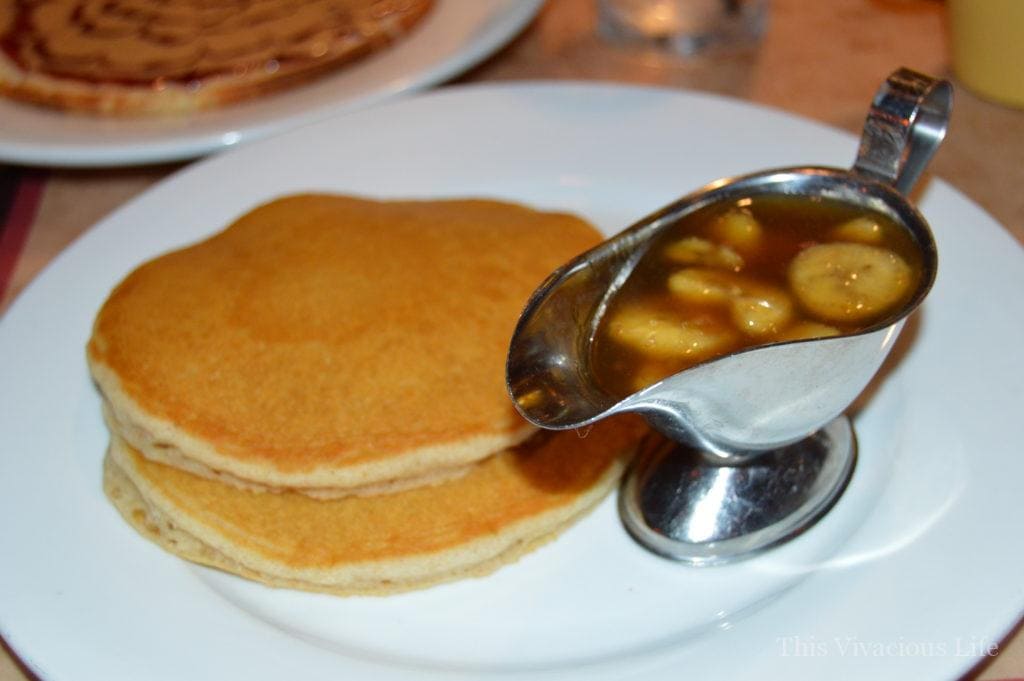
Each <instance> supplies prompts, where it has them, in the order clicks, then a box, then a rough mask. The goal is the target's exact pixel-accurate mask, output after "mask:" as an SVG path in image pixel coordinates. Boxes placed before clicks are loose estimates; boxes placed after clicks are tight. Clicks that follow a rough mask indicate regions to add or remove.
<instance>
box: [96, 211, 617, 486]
mask: <svg viewBox="0 0 1024 681" xmlns="http://www.w3.org/2000/svg"><path fill="white" fill-rule="evenodd" d="M599 239H600V236H599V234H598V233H597V232H596V231H595V230H594V229H593V228H592V227H590V226H589V225H588V224H587V223H585V222H584V221H582V220H580V219H579V218H575V217H572V216H569V215H565V214H558V213H543V212H539V211H534V210H531V209H528V208H525V207H522V206H517V205H513V204H509V203H501V202H496V201H485V200H461V201H456V200H451V201H393V202H378V201H371V200H364V199H358V198H351V197H341V196H331V195H302V196H291V197H285V198H282V199H279V200H276V201H273V202H271V203H269V204H267V205H264V206H261V207H259V208H257V209H255V210H253V211H251V212H249V213H248V214H246V215H245V216H243V217H242V218H240V219H239V220H237V221H236V222H235V223H234V224H233V225H231V226H230V227H229V228H228V229H227V230H225V231H224V232H222V233H220V234H218V235H216V236H214V237H212V238H210V239H209V240H207V241H204V242H202V243H199V244H197V245H195V246H192V247H189V248H186V249H183V250H181V251H177V252H174V253H170V254H167V255H164V256H162V257H159V258H157V259H155V260H153V261H151V262H149V263H146V264H144V265H142V266H141V267H139V268H138V269H137V270H136V271H134V272H133V273H132V274H130V275H129V276H128V277H127V278H126V279H125V280H124V281H123V282H122V283H121V284H120V285H119V286H118V287H117V288H116V289H115V290H114V291H113V293H112V294H111V295H110V297H109V299H108V300H107V301H106V303H105V304H104V305H103V307H102V309H101V310H100V312H99V314H98V315H97V318H96V322H95V326H94V329H93V335H92V338H91V339H90V341H89V345H88V352H87V354H88V359H89V365H90V369H91V371H92V375H93V378H94V379H95V381H96V384H97V385H98V387H99V389H100V391H101V393H102V395H103V398H104V401H105V408H106V411H107V414H108V423H109V424H110V425H111V430H112V431H113V432H115V433H116V434H117V435H119V436H120V437H123V438H124V439H125V440H126V441H127V442H128V443H129V444H131V445H132V446H133V447H135V448H137V449H138V450H139V451H140V452H141V453H142V454H144V455H145V456H146V457H148V458H149V459H151V460H154V461H160V462H163V463H166V464H169V465H173V466H176V467H178V468H181V469H183V470H187V471H189V472H192V473H194V474H197V475H201V476H205V477H208V478H215V479H218V480H220V481H222V482H226V483H228V484H233V485H235V486H238V487H242V488H249V489H268V488H269V489H278V490H280V489H292V490H299V491H302V492H304V493H307V494H311V495H316V496H321V497H331V496H337V495H339V494H346V493H352V492H380V491H392V490H395V489H401V488H403V487H408V486H410V485H415V484H421V483H425V482H435V483H436V482H438V481H441V480H445V479H449V478H451V477H453V476H455V475H457V474H460V473H463V472H465V469H466V466H467V465H469V464H471V463H473V462H475V461H478V460H480V459H482V458H484V457H486V456H488V455H490V454H493V453H495V452H497V451H500V450H502V449H505V448H508V447H510V446H513V445H514V444H516V443H518V442H520V441H522V440H523V439H524V438H525V437H527V436H528V435H529V434H530V433H531V432H533V430H534V429H533V428H532V427H530V426H529V425H528V424H527V423H526V422H525V421H523V420H522V418H521V417H520V416H519V415H518V414H517V413H516V411H515V409H514V407H513V406H512V403H511V401H510V400H509V398H508V395H507V393H506V389H505V384H504V362H505V356H506V353H507V348H508V341H509V338H511V336H512V332H513V329H514V326H515V322H516V320H517V318H518V316H519V313H520V311H521V310H522V308H523V305H524V304H525V302H526V301H527V299H528V297H529V295H530V293H531V292H532V291H533V290H534V288H535V287H536V286H537V284H538V283H539V282H541V281H542V280H543V279H544V277H545V276H547V274H548V273H549V272H551V271H552V270H554V269H555V268H556V267H557V266H559V265H561V264H562V263H564V262H565V261H566V260H568V259H570V258H571V257H572V256H574V255H575V254H577V253H579V252H581V251H583V250H585V249H586V248H588V247H590V246H591V245H593V244H595V243H596V242H597V241H598V240H599Z"/></svg>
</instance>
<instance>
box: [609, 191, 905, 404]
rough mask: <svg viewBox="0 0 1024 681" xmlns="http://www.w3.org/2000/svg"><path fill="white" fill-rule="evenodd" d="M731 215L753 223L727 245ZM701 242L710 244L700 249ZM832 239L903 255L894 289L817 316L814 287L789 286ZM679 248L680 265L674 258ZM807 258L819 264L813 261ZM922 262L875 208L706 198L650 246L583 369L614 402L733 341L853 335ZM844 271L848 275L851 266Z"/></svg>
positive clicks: (899, 299) (882, 311)
mask: <svg viewBox="0 0 1024 681" xmlns="http://www.w3.org/2000/svg"><path fill="white" fill-rule="evenodd" d="M730 215H731V216H732V217H733V218H735V217H736V216H737V215H739V216H741V217H742V219H741V220H740V221H739V222H740V223H742V224H747V223H748V222H749V223H750V224H753V225H754V226H755V227H756V231H757V238H754V239H750V240H748V241H746V242H745V241H744V240H743V239H744V237H743V236H742V234H741V235H740V237H739V238H738V240H736V239H733V241H734V244H733V245H732V246H730V244H729V238H723V229H722V225H723V218H726V219H728V218H727V216H730ZM741 231H742V230H741ZM734 236H735V235H734ZM706 242H710V244H711V245H712V247H713V248H714V249H716V250H710V251H709V250H708V249H707V243H706ZM835 243H839V244H847V246H841V247H840V249H848V250H851V251H854V252H855V253H856V252H857V251H858V249H860V250H863V251H865V252H867V253H868V255H870V256H872V257H880V254H882V253H885V254H888V255H886V256H885V257H886V258H888V259H890V260H892V261H893V262H897V263H905V265H902V264H900V265H899V269H896V270H895V271H897V272H899V273H900V276H899V277H896V278H895V279H894V282H896V279H898V283H893V284H892V286H893V287H896V286H898V287H899V290H891V291H889V292H887V293H886V294H884V295H886V296H887V297H885V299H884V301H883V302H882V303H879V305H877V306H876V307H878V309H877V310H866V311H865V310H860V309H853V308H851V309H849V310H846V309H840V311H839V312H836V313H835V314H833V313H832V311H831V309H826V312H827V313H828V314H826V315H825V317H823V316H822V314H821V313H820V311H819V310H820V307H816V306H815V305H814V304H813V303H815V302H816V298H815V296H817V297H818V298H820V297H821V296H820V295H819V294H820V291H818V290H815V289H813V288H812V289H811V290H810V291H809V292H808V291H802V292H801V291H794V276H795V274H794V271H793V270H794V268H795V267H796V265H795V264H794V262H795V259H797V256H798V255H799V254H801V253H803V252H805V251H807V249H809V248H811V247H814V246H818V245H822V244H835ZM849 244H858V245H857V246H853V247H852V248H851V247H849V246H848V245H849ZM694 245H699V246H701V247H702V248H703V249H704V250H703V251H702V250H701V249H696V250H695V249H694ZM680 249H682V250H686V251H687V253H688V254H689V255H684V256H683V259H686V258H690V259H691V262H687V263H681V262H680V260H679V257H678V256H679V253H680ZM818 250H819V251H820V250H821V249H818ZM705 251H706V252H705ZM694 253H697V255H696V256H695V255H693V254H694ZM708 253H710V255H708ZM673 254H675V256H676V257H673ZM844 257H845V255H844ZM694 259H697V260H700V262H692V260H694ZM812 266H814V267H817V268H819V269H824V268H825V265H823V264H822V261H821V260H820V259H819V262H818V263H812ZM805 269H806V267H805ZM921 270H922V262H921V255H920V249H919V247H918V245H917V244H916V243H915V241H914V239H913V237H912V236H911V234H910V233H909V232H908V231H907V230H906V229H904V228H903V227H902V226H900V225H899V224H898V223H897V222H895V221H894V220H893V219H892V218H890V217H889V216H887V215H885V214H882V213H877V212H871V211H866V210H865V209H863V208H859V207H856V206H850V205H849V204H846V203H843V202H839V201H835V200H829V199H820V198H814V199H808V198H807V197H784V196H781V197H780V196H776V195H772V196H755V197H750V198H744V199H741V200H739V201H738V202H736V203H727V204H713V205H711V206H708V207H705V208H702V209H700V210H697V211H695V212H694V213H692V214H690V215H688V216H686V217H685V218H683V219H682V220H681V221H680V222H679V223H678V224H677V225H674V226H672V227H671V228H670V229H667V230H665V231H664V232H663V233H662V234H660V235H659V236H658V237H657V238H656V239H655V240H654V241H653V242H652V243H651V245H650V246H649V248H648V250H647V252H646V253H645V254H644V256H643V257H642V258H641V260H640V262H639V263H638V264H637V265H636V267H635V269H634V271H633V272H632V273H631V274H630V276H629V278H628V280H627V281H626V282H625V284H624V285H623V286H622V288H621V290H620V291H619V292H618V293H617V294H616V296H615V297H614V298H613V299H612V301H611V302H610V304H609V307H608V309H607V311H606V313H605V314H604V316H603V317H602V319H601V320H600V322H599V323H598V326H597V329H596V331H595V336H594V341H593V343H592V348H591V356H590V361H591V365H592V366H591V368H592V372H593V374H594V376H595V377H596V379H597V381H598V384H599V385H600V386H601V388H602V389H603V390H604V391H606V392H607V393H608V394H610V395H612V396H615V397H617V398H623V397H626V396H628V395H631V394H633V393H634V392H636V391H638V390H640V389H642V388H644V387H646V386H648V385H651V384H653V383H655V382H657V381H659V380H661V379H662V378H665V377H667V376H670V375H672V374H675V373H678V372H680V371H682V370H684V369H687V368H689V367H691V366H694V365H696V364H699V363H701V362H704V361H707V360H710V359H714V358H716V357H720V356H722V355H725V354H728V353H731V352H734V351H737V350H741V349H744V348H749V347H754V346H759V345H765V344H769V343H776V342H782V341H788V340H797V339H801V338H813V337H821V336H831V335H842V334H849V333H855V332H857V331H860V330H863V329H866V328H868V327H870V326H872V325H873V324H876V323H878V322H880V321H882V320H884V319H885V318H886V317H887V316H889V315H891V314H892V313H893V312H894V311H896V310H898V309H899V307H901V306H902V305H903V304H905V302H906V301H907V300H908V299H909V298H910V297H911V296H912V294H913V291H914V290H915V289H916V288H917V284H918V282H919V281H920V278H921V276H922V275H921ZM680 273H682V274H680ZM796 274H797V276H798V275H799V274H800V273H796ZM888 274H889V273H888V271H887V276H888ZM827 276H832V275H827ZM835 276H838V275H835ZM852 276H853V278H854V279H856V276H857V274H856V273H854V274H853V275H852ZM892 276H893V277H895V275H892ZM694 282H697V285H694ZM737 301H739V302H737ZM828 302H829V299H828V298H826V303H828ZM745 306H746V307H745ZM855 307H856V306H855ZM766 313H767V316H766ZM681 329H682V331H680V330H681ZM666 339H668V340H666Z"/></svg>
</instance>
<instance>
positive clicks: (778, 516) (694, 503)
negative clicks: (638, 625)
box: [619, 415, 857, 565]
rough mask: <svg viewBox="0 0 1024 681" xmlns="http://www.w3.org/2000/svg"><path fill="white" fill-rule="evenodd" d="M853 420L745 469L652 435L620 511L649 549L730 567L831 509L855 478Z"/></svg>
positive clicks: (631, 475)
mask: <svg viewBox="0 0 1024 681" xmlns="http://www.w3.org/2000/svg"><path fill="white" fill-rule="evenodd" d="M856 450H857V445H856V438H855V436H854V433H853V428H852V426H851V424H850V420H849V418H848V417H846V416H845V415H843V416H839V417H838V418H835V419H833V420H832V421H831V422H830V423H828V424H826V425H825V426H824V427H823V428H822V429H821V430H819V431H817V432H816V433H814V434H813V435H811V436H810V437H808V438H806V439H804V440H800V441H798V442H796V443H794V444H791V445H787V446H785V447H779V448H778V449H775V450H772V451H769V452H765V453H763V454H761V455H759V456H757V457H753V458H752V459H750V460H749V461H746V462H744V463H740V464H736V463H728V464H727V463H724V462H723V461H722V460H721V459H720V458H719V457H717V456H715V455H713V454H711V453H709V452H702V451H701V450H700V449H698V448H696V447H693V446H690V445H687V444H682V443H679V442H675V441H673V440H670V439H668V438H666V437H664V436H663V435H661V434H658V433H652V434H651V435H649V436H648V437H647V438H646V439H645V440H644V442H643V444H642V445H641V446H640V449H639V451H638V453H637V457H636V459H635V460H634V462H633V465H632V466H631V468H630V470H629V471H628V473H627V474H626V477H625V479H624V480H623V484H622V489H621V490H620V493H619V514H620V516H621V518H622V522H623V525H624V526H625V527H626V529H627V530H628V531H629V533H630V535H632V536H633V538H634V539H635V540H636V541H637V542H639V543H640V544H641V545H642V546H644V547H646V548H647V549H649V550H651V551H653V552H655V553H657V554H660V555H662V556H665V557H667V558H672V559H674V560H679V561H682V562H686V563H691V564H694V565H713V564H718V563H727V562H730V561H732V560H735V559H737V558H746V557H749V556H752V555H754V554H756V553H758V552H760V551H763V550H765V549H768V548H771V547H773V546H775V545H777V544H780V543H782V542H784V541H786V540H788V539H790V538H792V537H794V536H795V535H797V534H799V533H800V532H802V531H803V530H805V529H806V528H807V527H809V526H810V525H812V524H814V522H815V521H817V520H818V519H819V518H820V517H821V516H822V515H824V514H825V512H826V511H828V509H829V508H831V507H832V504H833V503H835V501H836V500H837V499H838V498H839V496H840V495H841V494H842V492H843V490H844V489H845V488H846V485H847V483H848V482H849V480H850V477H851V475H852V474H853V468H854V461H855V459H856Z"/></svg>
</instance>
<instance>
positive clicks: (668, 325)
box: [608, 306, 736, 361]
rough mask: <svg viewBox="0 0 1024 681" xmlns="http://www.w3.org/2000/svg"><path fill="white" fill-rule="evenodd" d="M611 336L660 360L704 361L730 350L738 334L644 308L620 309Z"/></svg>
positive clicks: (611, 325)
mask: <svg viewBox="0 0 1024 681" xmlns="http://www.w3.org/2000/svg"><path fill="white" fill-rule="evenodd" d="M608 331H609V334H608V337H609V338H612V339H614V340H615V341H616V342H618V343H622V344H624V345H628V346H630V347H632V348H634V349H636V350H639V351H640V352H642V353H644V354H646V355H648V356H649V357H654V358H658V359H684V358H685V359H690V360H693V361H700V360H702V359H706V358H708V357H711V356H713V355H715V354H717V353H720V352H724V351H725V350H728V349H729V347H730V346H731V345H732V344H733V342H734V341H735V338H736V332H735V331H733V330H732V329H730V328H729V327H728V326H724V325H717V324H713V323H707V322H704V323H702V321H701V320H700V319H694V320H688V319H679V318H676V317H673V316H670V315H667V314H664V313H659V312H656V311H654V310H650V309H647V308H644V307H641V306H636V307H628V308H625V309H622V310H619V311H618V312H616V313H615V316H614V317H612V319H611V320H610V321H609V324H608Z"/></svg>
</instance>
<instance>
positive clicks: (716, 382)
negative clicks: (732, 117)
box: [507, 69, 952, 564]
mask: <svg viewBox="0 0 1024 681" xmlns="http://www.w3.org/2000/svg"><path fill="white" fill-rule="evenodd" d="M951 104H952V87H951V85H950V84H949V83H948V82H946V81H940V80H934V79H932V78H929V77H927V76H923V75H921V74H918V73H915V72H913V71H910V70H908V69H900V70H898V71H896V72H894V73H893V74H892V75H891V76H890V77H889V78H888V79H887V80H886V81H885V83H883V84H882V86H881V87H880V89H879V90H878V93H877V94H876V96H875V98H874V100H873V102H872V104H871V107H870V110H869V113H868V116H867V120H866V122H865V125H864V132H863V135H862V138H861V143H860V148H859V151H858V154H857V158H856V161H855V163H854V165H853V168H852V169H850V170H841V169H835V168H822V167H798V168H781V169H774V170H767V171H763V172H759V173H754V174H750V175H744V176H741V177H736V178H729V179H723V180H718V181H716V182H712V183H711V184H709V185H707V186H706V187H704V188H702V189H700V190H698V191H696V192H694V193H692V194H689V195H688V196H685V197H683V198H681V199H679V200H678V201H676V202H674V203H672V204H671V205H669V206H666V207H665V208H662V209H661V210H659V211H657V212H655V213H654V214H652V215H650V216H648V217H646V218H644V219H642V220H640V221H639V222H637V223H636V224H634V225H633V226H631V227H629V228H628V229H626V230H624V231H622V232H621V233H619V234H618V235H616V236H614V237H612V238H611V239H609V240H607V241H605V242H603V243H602V244H600V245H598V246H596V247H595V248H593V249H591V250H589V251H587V252H586V253H583V254H582V255H580V256H579V257H577V258H575V259H574V260H572V261H570V262H569V263H567V264H566V265H564V266H563V267H561V268H560V269H558V270H557V271H555V272H554V273H553V274H551V275H550V276H549V277H548V278H547V279H546V280H545V281H544V282H543V284H542V285H541V286H540V288H538V290H537V291H536V292H535V293H534V294H533V296H532V297H531V299H530V300H529V302H528V303H527V306H526V308H525V310H524V312H523V314H522V316H521V318H520V320H519V323H518V325H517V327H516V330H515V333H514V335H513V337H512V341H511V344H510V348H509V354H508V363H507V385H508V390H509V394H510V395H511V397H512V399H513V401H514V402H515V404H516V406H517V408H518V409H519V411H520V412H521V413H522V415H523V416H524V417H525V418H526V419H527V420H529V421H530V422H532V423H534V424H536V425H538V426H540V427H542V428H548V429H555V430H561V429H568V428H580V427H585V426H587V425H588V424H591V423H593V422H595V421H597V420H599V419H603V418H606V417H608V416H611V415H613V414H617V413H621V412H636V413H638V414H641V415H643V417H644V418H645V419H646V420H647V421H648V423H649V424H650V425H651V426H653V428H654V429H655V430H656V431H658V433H660V435H658V434H653V435H652V436H651V437H649V438H647V439H646V440H645V441H644V443H642V444H641V447H640V451H639V452H638V454H637V457H636V458H635V460H634V463H633V465H632V467H631V469H630V471H629V472H628V473H627V475H626V478H625V480H624V482H623V487H622V490H621V493H620V496H619V510H620V515H621V516H622V519H623V522H624V524H625V526H626V528H627V530H628V531H629V532H630V534H631V535H632V536H633V537H634V538H635V539H636V540H637V541H639V542H640V543H641V544H642V545H643V546H645V547H647V548H648V549H650V550H652V551H654V552H656V553H659V554H661V555H664V556H667V557H670V558H674V559H677V560H681V561H686V562H690V563H694V564H711V563H722V562H727V561H730V560H734V559H737V558H741V557H746V556H749V555H752V554H754V553H756V552H758V551H761V550H764V549H766V548H768V547H770V546H774V545H777V544H779V543H780V542H782V541H785V540H787V539H788V538H790V537H792V536H794V535H795V534H797V533H799V532H801V531H803V530H804V529H806V528H807V527H808V526H809V525H811V524H812V523H814V522H815V521H816V520H817V519H818V518H820V517H821V516H822V515H823V514H824V513H825V512H826V511H827V510H828V509H829V508H830V507H831V505H832V504H833V503H834V501H835V500H836V499H837V498H838V497H839V495H840V494H841V493H842V491H843V489H845V487H846V484H847V482H848V480H849V478H850V476H851V474H852V471H853V464H854V460H855V457H856V443H855V437H854V433H853V430H852V426H851V424H850V421H849V419H848V418H847V417H846V416H845V415H844V414H843V412H844V411H845V410H846V409H847V408H848V407H849V405H850V404H851V403H852V402H853V400H854V399H855V398H856V397H857V396H858V395H859V394H860V393H861V392H862V391H863V389H864V388H865V387H866V386H867V384H868V382H869V381H870V380H871V379H872V377H873V376H874V375H875V373H876V372H877V371H878V369H879V367H880V366H881V364H882V362H883V360H884V359H885V357H886V355H887V354H888V353H889V351H890V350H891V349H892V347H893V344H894V342H895V341H896V338H897V336H898V335H899V333H900V330H901V329H902V327H903V324H904V322H905V320H906V318H907V316H908V315H910V313H911V312H913V311H914V309H915V308H916V307H917V306H918V305H919V304H920V303H921V301H922V300H924V298H925V296H926V295H927V294H928V291H929V289H930V288H931V285H932V282H933V281H934V279H935V273H936V268H937V254H936V249H935V242H934V239H933V237H932V234H931V232H930V230H929V228H928V225H927V223H926V222H925V220H924V218H923V217H922V216H921V214H920V213H918V212H917V210H915V209H914V207H913V206H912V205H911V204H910V202H909V201H908V200H907V198H906V196H905V195H906V194H908V193H909V192H910V190H911V188H912V187H913V185H914V183H915V182H916V180H917V179H918V177H919V176H920V174H921V172H922V171H923V170H924V168H925V166H926V165H927V163H928V161H929V160H930V158H931V156H932V155H933V153H934V152H935V150H936V149H937V148H938V145H939V143H940V142H941V141H942V138H943V136H944V135H945V131H946V125H947V122H948V119H949V113H950V109H951ZM766 194H767V195H778V194H785V195H798V196H806V197H827V198H829V199H833V200H838V201H842V202H845V203H847V204H852V205H854V206H859V207H864V208H867V209H870V210H871V211H876V212H880V213H883V214H885V215H887V216H889V217H890V218H892V219H893V220H894V221H895V222H896V223H897V224H899V225H902V227H903V228H905V229H906V230H907V232H908V233H909V235H910V237H911V240H912V241H913V243H914V244H916V246H917V248H918V249H919V251H920V257H921V262H922V276H921V279H920V283H919V285H918V287H917V290H916V291H914V293H913V295H912V296H911V298H910V299H909V301H908V302H907V303H906V305H904V306H903V307H902V308H901V309H899V310H898V311H896V312H894V313H893V314H891V315H890V316H889V317H887V318H886V319H884V320H882V321H880V322H878V323H877V324H875V325H873V326H872V327H870V328H867V329H865V330H863V331H861V332H859V333H855V334H849V335H843V336H838V337H830V338H817V339H808V340H799V341H791V342H785V343H776V344H771V345H764V346H759V347H753V348H748V349H744V350H740V351H737V352H734V353H731V354H728V355H725V356H722V357H718V358H716V359H713V360H709V361H706V362H704V363H702V364H698V365H696V366H694V367H691V368H689V369H686V370H684V371H682V372H680V373H677V374H675V375H673V376H669V377H667V378H665V379H663V380H661V381H660V382H658V383H656V384H654V385H651V386H649V387H647V388H645V389H643V390H640V391H639V392H636V393H634V394H632V395H629V396H628V397H626V398H625V399H617V398H614V397H612V396H610V395H609V394H607V393H606V392H604V391H602V390H601V389H600V388H599V387H598V385H597V382H596V381H595V380H594V374H593V372H592V368H591V355H590V347H591V343H592V342H593V339H594V334H595V332H596V329H597V326H598V322H599V321H600V319H601V317H602V315H603V313H604V312H605V310H606V309H607V306H608V303H609V301H610V300H611V299H612V298H613V297H614V296H615V295H616V292H617V291H618V290H619V289H620V288H621V286H622V285H623V283H624V282H625V281H626V280H627V279H628V277H629V276H630V273H631V272H632V270H633V268H634V266H635V265H636V264H637V263H638V262H639V261H640V260H641V259H642V258H643V257H644V254H645V252H646V250H647V247H648V246H649V245H650V244H651V242H652V241H653V240H654V238H655V237H656V236H657V235H658V234H659V233H661V232H662V231H663V230H665V229H667V228H670V227H671V226H672V225H674V224H675V223H677V222H678V221H679V220H680V219H682V218H683V217H684V216H686V215H688V214H690V213H692V212H694V211H697V210H699V209H701V208H703V207H705V206H708V205H710V204H715V203H720V202H735V201H736V200H738V199H740V198H743V197H750V196H760V195H766Z"/></svg>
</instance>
